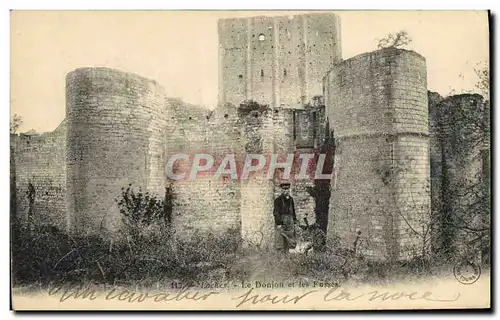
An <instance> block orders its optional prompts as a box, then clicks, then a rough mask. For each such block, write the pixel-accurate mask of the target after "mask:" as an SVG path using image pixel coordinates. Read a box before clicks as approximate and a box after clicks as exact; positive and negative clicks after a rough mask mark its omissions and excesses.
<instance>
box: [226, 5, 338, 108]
mask: <svg viewBox="0 0 500 320" xmlns="http://www.w3.org/2000/svg"><path fill="white" fill-rule="evenodd" d="M218 32H219V103H220V104H221V105H222V104H224V103H231V104H233V105H235V106H239V105H240V103H241V102H243V101H245V100H253V101H255V102H258V103H259V104H263V105H269V106H272V107H286V108H301V107H302V106H303V105H304V104H306V103H307V102H309V101H311V100H312V98H313V97H314V96H318V95H323V88H322V79H323V77H324V75H325V74H326V73H327V71H328V70H330V69H331V67H332V66H333V64H334V63H336V62H339V61H340V59H341V47H340V19H339V18H338V17H337V16H336V15H334V14H331V13H314V14H301V15H292V16H279V17H264V16H259V17H251V18H238V19H221V20H219V23H218Z"/></svg>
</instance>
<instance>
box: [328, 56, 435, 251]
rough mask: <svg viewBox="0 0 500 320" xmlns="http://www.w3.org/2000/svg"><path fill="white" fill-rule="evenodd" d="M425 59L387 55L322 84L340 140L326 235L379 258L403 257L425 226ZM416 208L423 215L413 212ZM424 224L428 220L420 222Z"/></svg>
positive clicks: (341, 69)
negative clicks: (357, 242)
mask: <svg viewBox="0 0 500 320" xmlns="http://www.w3.org/2000/svg"><path fill="white" fill-rule="evenodd" d="M426 79H427V76H426V67H425V59H424V58H423V57H421V56H420V55H418V54H416V53H414V52H411V51H406V50H398V49H383V50H379V51H375V52H371V53H366V54H362V55H359V56H356V57H354V58H351V59H349V60H346V61H343V62H342V63H339V64H338V65H336V66H335V67H334V68H333V69H332V71H331V72H330V73H328V74H327V76H326V77H325V79H324V85H325V95H326V96H325V105H326V109H327V114H328V117H329V119H330V128H331V129H333V130H334V132H335V139H336V141H337V150H336V155H335V157H336V166H337V173H338V176H337V177H336V188H335V190H333V192H332V198H331V202H330V220H329V237H330V238H335V237H339V238H340V240H341V242H343V243H344V245H346V246H348V247H351V248H352V246H353V242H354V239H355V237H356V234H355V231H356V230H357V229H359V230H360V231H361V235H362V240H363V241H362V244H361V245H359V246H358V248H357V249H358V250H359V251H360V252H362V253H363V254H365V255H366V256H369V257H370V258H375V259H406V258H407V257H408V256H409V255H410V251H411V250H412V248H411V247H413V246H416V245H417V244H418V243H421V241H422V239H420V237H419V236H418V234H416V233H412V232H408V231H407V229H408V228H407V227H408V222H409V223H410V224H411V226H412V228H414V229H416V230H420V229H421V228H422V226H425V225H427V224H428V223H427V222H426V221H424V220H425V219H426V218H427V217H428V216H429V215H430V214H429V211H430V194H429V192H430V191H428V190H427V189H426V188H425V185H426V184H428V180H429V162H428V161H429V160H428V154H429V153H428V147H429V146H428V107H427V89H426V88H427V83H426ZM413 206H416V208H418V213H417V212H416V211H415V208H414V207H413ZM422 219H424V220H422Z"/></svg>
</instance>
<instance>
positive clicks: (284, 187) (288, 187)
mask: <svg viewBox="0 0 500 320" xmlns="http://www.w3.org/2000/svg"><path fill="white" fill-rule="evenodd" d="M280 187H281V188H283V189H290V183H282V184H280Z"/></svg>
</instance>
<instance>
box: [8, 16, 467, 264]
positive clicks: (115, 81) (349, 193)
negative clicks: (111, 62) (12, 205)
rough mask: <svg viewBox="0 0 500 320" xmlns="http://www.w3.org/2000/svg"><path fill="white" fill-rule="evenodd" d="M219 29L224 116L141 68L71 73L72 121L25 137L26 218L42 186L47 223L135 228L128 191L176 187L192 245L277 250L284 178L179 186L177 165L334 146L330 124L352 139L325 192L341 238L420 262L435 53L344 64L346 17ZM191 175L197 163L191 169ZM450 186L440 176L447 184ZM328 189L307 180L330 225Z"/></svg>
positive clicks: (20, 205) (299, 184)
mask: <svg viewBox="0 0 500 320" xmlns="http://www.w3.org/2000/svg"><path fill="white" fill-rule="evenodd" d="M218 30H219V105H218V106H217V108H215V109H214V110H212V111H210V110H205V109H203V108H200V107H198V106H194V105H189V104H186V103H184V102H183V101H180V100H178V99H173V98H170V97H169V94H168V92H165V91H164V90H163V88H162V87H161V86H160V85H158V84H157V83H156V82H155V81H153V80H148V79H145V78H143V77H140V76H138V75H134V74H130V73H124V72H121V71H118V70H112V69H108V68H82V69H77V70H75V71H72V72H70V73H69V74H68V75H67V83H66V88H67V90H66V94H67V104H66V110H67V115H66V119H65V120H64V121H63V122H62V123H61V125H60V126H59V127H58V128H57V129H56V130H54V131H53V132H49V133H44V134H39V135H33V134H31V135H27V134H21V135H11V141H12V146H13V148H12V149H13V152H14V156H13V166H15V170H13V173H15V179H16V183H17V185H16V189H17V195H16V196H17V197H16V198H17V206H16V207H17V211H18V216H20V217H21V218H23V217H26V216H27V212H28V211H29V202H28V198H27V190H28V185H29V183H32V185H33V186H34V187H35V190H36V196H35V203H34V212H35V214H36V216H37V219H38V220H39V221H40V223H46V224H49V225H53V226H56V227H58V228H61V229H66V230H68V231H70V232H79V233H84V234H88V233H94V234H100V235H103V236H110V235H116V234H120V232H119V230H120V229H119V227H120V214H119V208H118V207H117V204H116V201H115V199H116V198H117V197H119V196H120V192H121V188H126V187H127V186H128V185H129V184H130V183H132V184H133V186H134V187H141V188H142V189H143V190H147V191H149V192H152V193H154V194H156V195H158V196H159V197H163V196H164V194H165V190H166V188H170V189H171V191H172V194H173V209H172V210H173V212H172V215H173V219H172V225H173V228H174V230H175V233H176V235H177V236H178V237H179V238H181V239H189V238H191V237H192V236H193V235H202V236H203V235H205V234H208V233H213V234H218V235H222V234H224V233H226V232H230V231H236V232H232V233H231V234H236V235H238V234H239V235H240V237H242V238H243V240H244V241H243V243H244V244H245V245H260V246H262V247H269V246H272V242H273V224H274V222H273V218H272V210H273V199H274V197H275V196H276V195H277V194H278V192H279V190H278V188H277V185H278V184H279V182H280V181H279V179H277V180H273V181H269V180H267V179H265V176H264V175H263V174H257V175H254V176H253V177H252V179H250V180H247V181H233V180H231V179H229V178H228V177H227V176H225V177H224V176H223V177H221V178H220V179H216V178H215V177H213V176H203V177H199V178H197V179H195V180H182V181H173V180H169V179H167V177H166V172H165V164H166V161H167V160H168V159H169V157H170V156H171V155H173V154H177V153H186V154H189V155H191V156H192V155H193V154H195V153H206V154H210V155H213V156H214V157H215V158H216V161H217V160H221V159H222V158H223V157H224V156H225V155H226V154H227V153H234V154H235V155H236V157H237V162H238V163H239V164H241V162H242V161H243V158H242V157H243V156H244V155H245V154H246V153H263V154H271V153H277V154H281V155H284V154H287V153H293V152H297V153H318V150H319V148H320V147H321V146H322V145H323V143H324V142H325V137H326V136H327V135H328V134H329V132H326V131H327V130H326V128H327V123H328V126H329V128H330V130H333V132H334V137H335V144H336V150H335V151H336V153H335V167H336V171H335V172H336V175H335V179H334V182H332V195H331V199H324V201H329V203H330V206H329V213H325V214H328V215H329V221H328V232H327V234H328V238H329V240H335V239H340V240H341V243H342V244H343V246H344V247H346V248H350V249H352V246H353V242H354V240H355V237H356V230H360V231H361V239H362V240H363V241H361V244H360V246H359V250H361V251H360V252H362V253H363V254H364V255H366V256H367V257H368V258H370V259H405V258H407V257H409V256H410V252H411V250H413V249H414V248H415V247H418V245H419V241H421V239H419V236H417V235H416V234H415V233H414V232H412V229H415V230H419V231H420V230H421V229H422V227H423V226H425V225H426V224H427V220H426V219H427V218H428V216H429V212H430V201H431V197H430V193H429V190H428V189H429V183H430V181H429V180H430V164H429V124H428V122H429V114H428V97H427V75H426V63H425V59H424V58H423V57H422V56H420V55H418V54H417V53H415V52H411V51H406V50H398V49H383V50H378V51H375V52H370V53H365V54H362V55H359V56H356V57H353V58H351V59H348V60H342V57H341V40H340V20H339V18H338V17H337V16H336V15H334V14H330V13H316V14H307V15H295V16H283V17H252V18H242V19H223V20H220V21H219V23H218ZM323 99H324V100H323ZM255 106H257V107H255ZM431 120H432V119H431ZM451 125H452V124H451ZM433 132H437V130H434V131H433ZM431 133H432V132H431ZM433 150H435V153H436V154H437V153H438V152H439V150H438V149H433ZM442 152H448V151H446V150H443V151H442ZM191 159H192V158H191ZM436 163H437V162H436ZM437 165H438V164H437ZM189 169H190V163H189V162H183V161H180V162H178V163H177V166H176V168H175V170H177V172H184V171H186V170H189ZM454 172H455V173H457V174H459V172H456V171H450V174H452V175H453V173H454ZM439 183H440V180H439V178H436V177H434V179H433V186H434V185H436V186H438V185H439ZM313 186H314V181H313V180H312V179H309V180H303V181H292V196H293V197H294V198H295V201H296V208H297V218H298V219H299V221H303V219H304V218H305V217H307V219H308V221H309V222H310V223H313V222H314V221H315V215H314V210H315V199H314V198H313V197H312V196H311V194H310V193H309V192H308V191H307V189H308V187H313ZM433 188H434V187H433Z"/></svg>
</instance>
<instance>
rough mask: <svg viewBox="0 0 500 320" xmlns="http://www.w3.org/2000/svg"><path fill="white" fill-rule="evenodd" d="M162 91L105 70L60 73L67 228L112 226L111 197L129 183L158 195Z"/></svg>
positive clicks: (99, 229)
mask: <svg viewBox="0 0 500 320" xmlns="http://www.w3.org/2000/svg"><path fill="white" fill-rule="evenodd" d="M164 101H165V93H164V90H163V88H162V87H161V86H159V85H158V84H157V83H156V82H154V81H152V80H148V79H145V78H142V77H140V76H137V75H134V74H131V73H125V72H121V71H117V70H113V69H108V68H82V69H76V70H74V71H72V72H70V73H69V74H68V75H67V77H66V105H67V111H66V112H67V114H66V116H67V119H68V155H67V157H68V158H67V166H68V167H67V171H68V178H67V179H68V180H67V182H68V202H69V203H68V209H69V210H68V211H69V219H68V223H69V224H70V230H73V231H76V232H78V233H83V234H88V233H101V232H102V231H105V230H107V231H113V230H117V227H118V226H119V224H118V222H119V218H120V217H119V208H117V205H116V202H115V199H117V198H118V197H119V196H120V194H121V189H122V188H126V187H127V186H129V184H132V187H133V188H139V187H141V188H142V189H143V190H148V191H150V192H152V193H155V194H157V195H158V196H159V197H163V195H164V192H165V190H164V188H165V175H164V163H165V159H164V157H165V150H164V148H165V147H164V135H163V131H164V130H165V127H166V123H165V121H166V120H165V111H164V110H165V109H164Z"/></svg>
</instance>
